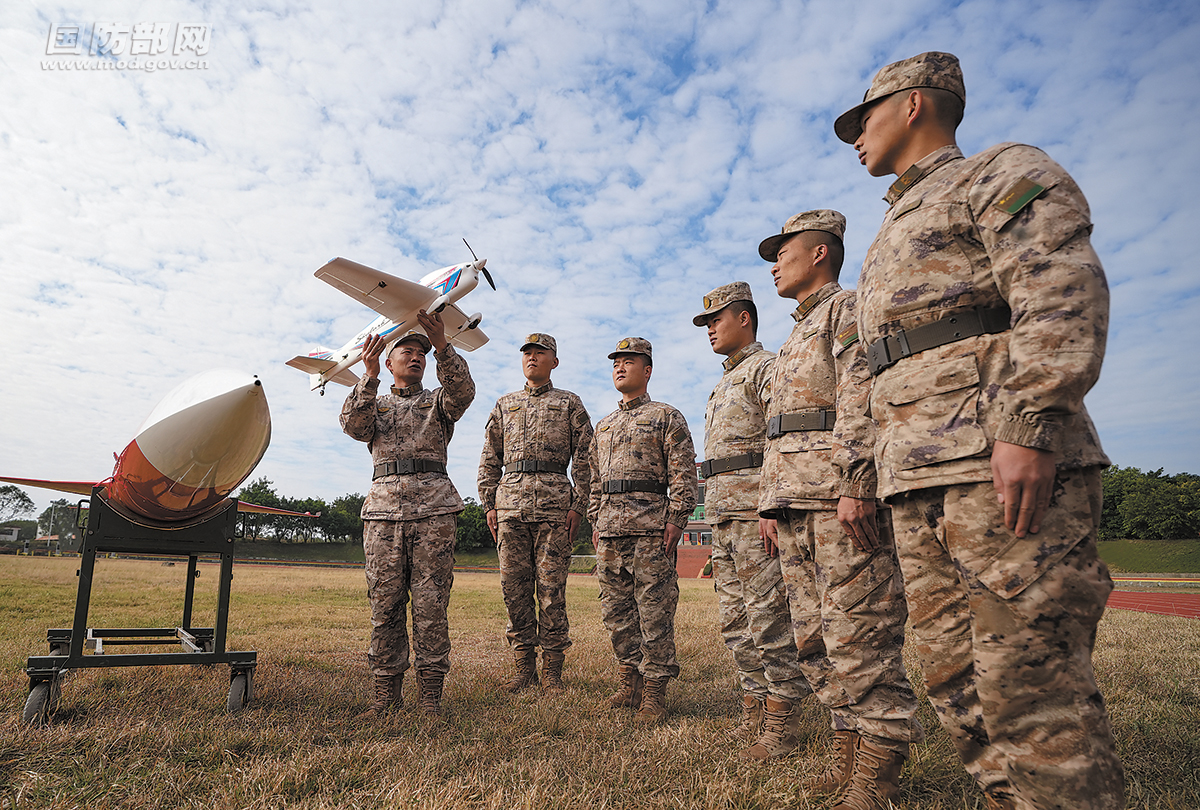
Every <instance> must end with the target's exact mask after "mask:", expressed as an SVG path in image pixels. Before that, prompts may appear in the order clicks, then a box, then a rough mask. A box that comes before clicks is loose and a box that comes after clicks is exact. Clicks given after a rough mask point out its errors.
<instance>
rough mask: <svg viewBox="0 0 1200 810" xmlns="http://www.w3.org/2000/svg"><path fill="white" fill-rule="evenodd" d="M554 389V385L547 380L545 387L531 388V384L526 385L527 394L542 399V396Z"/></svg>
mask: <svg viewBox="0 0 1200 810" xmlns="http://www.w3.org/2000/svg"><path fill="white" fill-rule="evenodd" d="M553 387H554V383H552V382H550V381H549V380H546V382H545V384H544V385H539V386H538V387H537V388H530V387H529V383H525V393H526V394H529V396H531V397H540V396H541V395H542V394H544V393H546V392H547V391H549V390H550V389H551V388H553Z"/></svg>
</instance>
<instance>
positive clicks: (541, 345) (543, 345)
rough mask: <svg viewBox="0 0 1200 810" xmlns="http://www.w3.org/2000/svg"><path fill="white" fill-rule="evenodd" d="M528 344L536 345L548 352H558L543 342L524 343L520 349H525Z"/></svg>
mask: <svg viewBox="0 0 1200 810" xmlns="http://www.w3.org/2000/svg"><path fill="white" fill-rule="evenodd" d="M530 346H536V347H538V348H539V349H545V350H546V351H548V352H554V353H555V354H558V352H555V351H554V349H551V348H550V347H549V346H547V345H545V344H543V343H526V344H525V345H524V346H522V347H521V351H525V350H526V349H528V348H529V347H530Z"/></svg>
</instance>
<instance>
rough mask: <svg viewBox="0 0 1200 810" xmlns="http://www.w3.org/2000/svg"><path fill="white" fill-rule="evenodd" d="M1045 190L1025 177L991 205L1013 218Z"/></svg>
mask: <svg viewBox="0 0 1200 810" xmlns="http://www.w3.org/2000/svg"><path fill="white" fill-rule="evenodd" d="M1045 190H1046V186H1043V185H1042V184H1041V183H1035V182H1034V181H1033V180H1030V179H1029V176H1028V175H1026V176H1025V177H1022V178H1021V179H1020V180H1018V181H1017V182H1015V183H1013V184H1012V185H1011V186H1009V188H1008V190H1007V191H1005V192H1004V193H1003V194H1001V195H1000V198H999V199H998V200H996V202H994V203H992V205H994V206H996V208H999V209H1000V210H1001V211H1003V212H1004V213H1006V214H1008V215H1009V216H1013V215H1014V214H1016V213H1018V212H1019V211H1020V210H1021V209H1022V208H1024V207H1025V206H1027V205H1029V204H1030V203H1031V202H1033V201H1034V200H1035V199H1037V196H1038V195H1039V194H1041V193H1042V192H1043V191H1045Z"/></svg>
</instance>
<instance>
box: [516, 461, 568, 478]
mask: <svg viewBox="0 0 1200 810" xmlns="http://www.w3.org/2000/svg"><path fill="white" fill-rule="evenodd" d="M504 471H505V472H506V473H524V472H548V473H558V474H559V475H566V474H567V465H566V464H559V463H558V462H557V461H514V462H513V463H512V464H505V465H504Z"/></svg>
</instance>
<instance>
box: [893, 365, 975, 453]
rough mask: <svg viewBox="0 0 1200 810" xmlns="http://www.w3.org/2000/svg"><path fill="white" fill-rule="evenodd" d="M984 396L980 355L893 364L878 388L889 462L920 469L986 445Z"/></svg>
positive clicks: (972, 451)
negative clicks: (982, 410) (978, 363)
mask: <svg viewBox="0 0 1200 810" xmlns="http://www.w3.org/2000/svg"><path fill="white" fill-rule="evenodd" d="M979 399H980V390H979V369H978V367H977V366H976V364H975V357H974V355H967V356H965V357H954V358H950V359H948V360H943V361H941V362H938V363H934V364H931V365H921V364H920V363H919V362H914V361H913V360H910V361H908V362H906V363H904V364H902V365H901V366H899V367H897V368H894V369H892V370H891V371H890V372H888V373H887V374H886V375H884V376H883V377H882V378H881V379H880V380H879V381H878V382H877V385H876V388H875V390H874V391H873V392H872V406H873V407H874V406H875V405H876V404H878V407H879V409H880V417H881V419H880V436H879V440H880V441H881V442H882V444H883V451H882V452H883V456H884V459H885V460H886V461H887V463H888V465H889V466H890V467H892V468H893V469H896V470H914V469H917V468H920V467H926V466H928V465H931V464H938V463H940V462H944V461H951V460H954V459H961V458H967V457H969V456H973V455H976V454H977V453H981V452H983V451H984V450H986V449H987V435H986V434H985V433H984V429H983V425H982V424H981V423H980V414H979V410H980V403H979Z"/></svg>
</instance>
